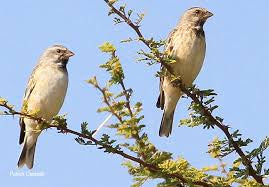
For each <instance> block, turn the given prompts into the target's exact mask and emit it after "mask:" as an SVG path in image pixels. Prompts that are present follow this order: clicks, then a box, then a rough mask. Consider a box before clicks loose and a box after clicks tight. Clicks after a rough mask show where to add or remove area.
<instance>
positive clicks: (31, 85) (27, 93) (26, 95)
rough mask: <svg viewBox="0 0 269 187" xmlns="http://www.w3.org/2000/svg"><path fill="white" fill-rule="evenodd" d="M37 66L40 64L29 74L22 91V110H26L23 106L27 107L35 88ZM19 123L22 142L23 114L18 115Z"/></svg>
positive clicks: (23, 133)
mask: <svg viewBox="0 0 269 187" xmlns="http://www.w3.org/2000/svg"><path fill="white" fill-rule="evenodd" d="M39 66H40V64H38V65H37V66H36V67H35V69H34V70H33V72H32V74H31V76H30V78H29V80H28V84H27V87H26V90H25V93H24V97H23V106H22V109H21V111H22V112H26V111H24V110H25V108H27V102H28V99H29V97H30V95H31V93H32V91H33V90H34V88H35V85H36V79H35V75H36V70H37V69H38V67H39ZM19 123H20V126H21V131H20V139H19V143H20V144H22V143H23V140H24V136H25V123H24V117H23V116H21V117H20V121H19Z"/></svg>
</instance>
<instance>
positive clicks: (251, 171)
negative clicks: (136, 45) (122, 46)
mask: <svg viewBox="0 0 269 187" xmlns="http://www.w3.org/2000/svg"><path fill="white" fill-rule="evenodd" d="M104 1H105V3H106V4H107V5H108V6H109V7H110V8H111V11H113V12H114V13H116V14H117V15H118V16H119V17H121V18H122V19H123V20H124V21H125V22H126V23H127V24H128V25H129V26H130V27H131V28H132V29H133V30H134V31H135V32H136V34H137V35H138V37H139V39H140V40H141V41H142V42H143V43H144V44H145V45H146V46H147V47H148V48H149V49H150V50H151V46H150V44H149V42H148V41H147V40H146V39H145V38H144V36H143V34H142V33H141V31H140V29H139V25H135V24H134V23H133V21H132V20H131V19H129V18H128V17H127V16H125V15H124V14H123V13H121V12H120V11H119V10H118V9H117V8H115V7H114V6H113V4H112V3H110V2H109V0H104ZM154 54H155V55H156V57H157V59H159V60H158V62H159V63H160V64H161V65H162V66H164V67H165V68H166V69H167V70H168V72H169V73H170V74H172V75H175V74H174V73H173V70H172V69H171V67H170V66H169V65H168V64H166V63H165V62H164V61H163V58H162V56H161V55H160V53H159V52H156V51H154ZM175 76H176V75H175ZM178 86H179V88H180V89H181V90H182V91H183V92H184V93H185V94H186V95H187V96H188V97H190V98H191V99H192V100H193V101H194V102H195V103H196V104H199V105H200V106H201V108H202V111H203V112H204V115H205V116H206V117H208V119H209V120H210V122H212V124H215V125H216V126H217V127H218V128H219V129H221V130H222V131H223V133H224V134H225V136H226V137H227V138H228V140H229V141H230V143H231V144H232V145H233V147H234V149H235V151H236V152H237V154H238V155H239V156H240V157H241V158H242V160H243V164H244V165H245V167H246V168H247V169H248V171H249V175H250V176H252V177H253V178H254V179H255V180H256V181H257V182H258V183H260V184H263V180H262V176H260V175H258V173H257V172H256V171H255V170H254V168H253V167H252V162H251V160H249V159H248V158H247V157H246V155H245V153H244V152H243V150H242V149H241V148H240V146H239V145H238V144H237V142H236V141H235V140H234V139H233V138H232V135H231V134H230V132H229V127H228V126H227V125H225V124H223V123H222V122H220V121H219V120H217V119H216V118H215V117H214V116H213V115H212V113H211V112H210V111H209V110H208V109H207V108H206V107H205V106H204V105H203V103H202V102H201V101H200V100H199V98H198V97H197V96H196V95H195V94H193V93H191V92H190V91H189V90H188V89H187V88H186V87H185V85H184V84H183V83H182V82H181V81H180V80H179V84H178Z"/></svg>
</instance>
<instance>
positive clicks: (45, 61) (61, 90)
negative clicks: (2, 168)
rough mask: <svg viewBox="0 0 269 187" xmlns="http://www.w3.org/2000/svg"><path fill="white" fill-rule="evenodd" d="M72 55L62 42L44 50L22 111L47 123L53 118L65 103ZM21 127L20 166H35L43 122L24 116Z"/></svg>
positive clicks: (29, 83)
mask: <svg viewBox="0 0 269 187" xmlns="http://www.w3.org/2000/svg"><path fill="white" fill-rule="evenodd" d="M73 55H74V53H73V52H71V51H70V50H68V49H67V48H66V47H64V46H62V45H54V46H52V47H49V48H48V49H46V50H45V51H44V53H43V54H42V55H41V57H40V59H39V61H38V63H37V65H36V67H35V68H34V70H33V72H32V74H31V76H30V79H29V81H28V85H27V88H26V91H25V94H24V98H23V107H22V111H23V112H26V113H28V114H34V115H35V116H36V117H40V118H43V119H45V120H47V121H48V122H51V121H52V118H53V117H54V116H55V115H57V114H58V112H59V110H60V109H61V107H62V104H63V102H64V98H65V95H66V90H67V86H68V73H67V69H66V65H67V62H68V60H69V57H71V56H73ZM20 126H21V132H20V139H19V143H20V144H22V143H23V148H22V152H21V155H20V158H19V161H18V167H22V166H24V165H25V164H26V166H27V167H28V168H29V169H32V168H33V164H34V155H35V147H36V142H37V138H38V136H39V135H40V133H41V131H42V127H41V126H42V125H41V124H38V121H36V120H33V119H29V118H27V117H21V118H20Z"/></svg>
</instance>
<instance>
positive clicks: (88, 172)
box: [0, 0, 269, 187]
mask: <svg viewBox="0 0 269 187" xmlns="http://www.w3.org/2000/svg"><path fill="white" fill-rule="evenodd" d="M124 2H126V3H127V4H128V7H131V8H134V9H135V10H136V11H138V12H144V13H145V19H144V21H143V23H142V27H141V30H142V32H143V33H144V35H145V36H146V37H155V38H156V39H164V38H166V36H167V35H168V33H169V32H170V30H171V29H172V28H173V27H174V26H175V25H176V23H177V21H178V19H179V16H180V15H181V14H182V12H183V11H184V10H185V9H187V8H190V7H192V6H202V7H205V8H207V9H208V10H210V11H211V12H213V13H214V16H213V17H212V18H210V19H209V20H208V22H207V23H206V24H205V32H206V37H207V53H206V59H205V63H204V66H203V69H202V71H201V73H200V74H199V76H198V78H197V80H196V84H197V85H199V87H200V88H214V89H215V90H216V92H217V93H219V95H218V96H217V98H216V103H217V104H218V105H219V106H220V107H219V109H218V111H217V113H218V115H220V116H223V117H224V119H225V122H226V123H227V124H229V125H231V126H232V127H233V129H240V131H241V132H242V133H243V134H244V135H245V137H250V138H251V139H253V140H254V143H253V144H252V145H251V147H255V146H256V145H258V144H259V142H260V141H261V140H262V139H263V138H264V137H265V136H267V135H268V124H267V123H268V122H267V116H268V107H267V106H268V104H269V101H268V99H267V97H268V93H269V87H268V69H269V66H268V62H267V59H268V47H267V46H268V43H269V35H268V30H269V25H268V5H269V2H268V1H266V0H261V1H248V2H246V1H243V0H238V1H234V0H226V1H209V0H199V1H198V0H182V1H176V0H169V1H153V0H147V1H146V0H144V1H135V2H134V1H131V0H128V1H124ZM168 2H169V3H168ZM107 11H108V8H107V6H106V5H105V3H104V2H103V1H102V0H94V1H86V0H81V1H71V0H58V1H53V0H47V1H34V0H24V1H15V0H10V1H3V0H2V1H1V6H0V18H1V31H0V41H1V43H0V47H1V52H0V53H1V61H0V65H1V73H0V80H1V91H0V96H1V97H4V98H6V99H8V100H9V101H10V102H11V103H12V104H14V105H15V106H16V109H19V108H20V106H21V101H22V96H23V93H24V90H25V86H26V83H27V80H28V77H29V75H30V73H31V71H32V69H33V67H34V65H35V64H36V61H37V59H38V57H39V55H40V54H41V53H42V51H43V50H44V49H45V48H47V47H48V46H50V45H53V44H63V45H65V46H66V47H68V48H70V49H71V50H72V51H74V52H75V53H76V55H75V56H74V57H72V59H71V60H70V63H69V64H68V71H69V78H70V82H69V88H68V93H67V97H66V99H65V103H64V106H63V107H62V109H61V111H60V114H65V113H67V114H68V124H69V127H70V128H71V129H74V130H79V129H80V123H81V122H83V121H87V122H89V128H91V129H95V128H96V127H97V126H98V124H100V123H101V122H102V121H103V120H104V119H105V117H106V115H107V114H97V113H96V110H97V108H98V107H99V106H100V103H101V100H100V95H99V93H98V92H97V91H96V90H95V89H94V88H92V87H91V86H89V85H87V84H86V83H85V80H86V79H88V78H89V77H92V76H94V75H96V76H97V78H98V79H99V80H100V82H103V83H104V82H105V80H106V79H107V78H108V76H107V74H106V73H105V72H103V71H102V70H100V69H99V68H98V66H99V64H100V63H103V62H104V60H105V59H106V58H107V56H105V55H103V54H101V53H100V52H99V50H98V46H99V45H100V44H102V43H103V42H104V41H110V42H112V43H114V44H115V45H116V46H117V47H118V55H119V56H120V57H121V62H122V64H123V68H124V70H125V73H126V77H127V78H126V85H127V87H132V88H133V90H135V91H134V97H133V101H141V102H143V108H144V111H143V113H144V115H145V119H144V121H143V123H144V124H146V128H145V131H146V132H147V133H148V134H149V137H150V139H151V140H152V142H154V143H155V144H156V146H157V147H158V148H159V149H161V150H166V151H171V152H173V153H175V157H177V156H183V157H184V158H186V159H188V160H189V161H190V163H191V164H192V165H193V166H195V167H198V168H200V167H202V166H205V165H213V164H218V162H217V161H216V160H214V159H211V158H209V155H208V154H207V153H206V151H207V145H208V143H209V142H210V141H211V140H212V139H213V138H214V137H215V136H220V137H222V133H220V131H219V130H210V131H209V130H202V129H201V128H193V129H191V128H186V127H181V128H179V127H176V123H177V122H178V121H179V120H180V119H182V118H183V117H186V116H187V115H188V111H187V104H188V103H189V100H186V99H183V100H181V102H180V104H179V105H178V107H177V111H176V113H175V118H174V128H173V133H172V136H171V137H169V138H168V139H167V138H160V137H159V136H158V130H159V124H160V121H161V117H162V112H161V111H160V110H159V109H157V108H156V107H155V102H156V99H157V96H158V85H159V82H158V79H157V78H155V76H154V74H155V72H156V71H157V70H158V69H159V66H158V65H156V66H151V67H148V66H146V65H145V64H137V63H135V61H136V58H137V54H136V50H137V49H139V48H141V47H142V48H144V46H143V45H142V44H136V43H130V44H120V43H119V41H120V40H122V39H126V38H128V37H132V36H135V35H134V33H133V31H132V30H131V29H130V28H128V27H127V26H125V25H120V26H114V25H113V22H112V17H108V16H107ZM101 133H112V135H113V131H111V130H109V129H107V128H104V129H102V132H101ZM18 136H19V125H18V117H15V118H12V117H3V116H0V146H1V148H2V150H1V153H2V154H1V159H0V165H1V169H0V177H1V182H0V184H1V185H5V186H17V185H20V186H27V187H31V186H36V185H37V184H38V186H39V187H46V186H49V185H53V186H56V185H61V186H74V185H76V186H82V185H85V184H87V185H89V186H98V187H99V186H100V187H102V186H108V185H109V186H130V185H131V184H132V178H131V177H130V176H129V175H128V173H127V169H126V168H124V167H123V166H121V163H122V161H123V159H122V158H121V157H119V156H116V155H108V154H105V153H103V152H102V151H100V150H97V149H96V148H95V147H87V146H81V145H78V144H77V143H76V142H75V141H74V137H73V136H71V135H62V134H58V133H57V132H56V130H47V131H46V132H44V133H43V134H42V135H41V136H40V138H39V142H38V144H37V149H36V155H35V166H34V169H33V171H34V172H44V173H45V176H44V177H12V176H10V172H12V171H13V172H27V169H25V168H24V169H22V170H18V169H17V167H16V163H17V159H18V157H19V154H20V151H21V148H20V146H19V144H18ZM230 160H231V158H227V160H226V161H227V162H229V161H230ZM267 166H268V164H267ZM155 184H156V182H149V183H147V184H145V185H144V186H146V187H151V186H155Z"/></svg>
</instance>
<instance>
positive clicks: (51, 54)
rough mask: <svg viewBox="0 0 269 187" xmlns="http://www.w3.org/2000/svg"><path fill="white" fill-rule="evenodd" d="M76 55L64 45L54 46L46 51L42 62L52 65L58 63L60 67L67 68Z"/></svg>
mask: <svg viewBox="0 0 269 187" xmlns="http://www.w3.org/2000/svg"><path fill="white" fill-rule="evenodd" d="M73 55H75V54H74V53H73V52H72V51H70V50H69V49H67V48H66V47H64V46H62V45H53V46H51V47H49V48H48V49H46V50H45V52H44V53H43V55H42V57H41V58H42V60H43V61H46V62H50V63H56V64H57V65H58V66H59V67H66V64H67V63H68V60H69V58H70V57H71V56H73Z"/></svg>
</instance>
